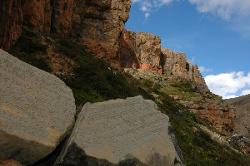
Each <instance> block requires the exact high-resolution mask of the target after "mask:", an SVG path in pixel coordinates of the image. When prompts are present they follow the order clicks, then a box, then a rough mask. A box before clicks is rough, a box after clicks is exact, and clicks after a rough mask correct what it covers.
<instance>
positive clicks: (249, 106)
mask: <svg viewBox="0 0 250 166" xmlns="http://www.w3.org/2000/svg"><path fill="white" fill-rule="evenodd" d="M226 101H227V102H228V103H230V104H232V105H234V106H235V107H236V119H235V129H236V132H237V133H238V134H241V135H243V136H245V137H248V138H250V95H246V96H242V97H238V98H233V99H229V100H226Z"/></svg>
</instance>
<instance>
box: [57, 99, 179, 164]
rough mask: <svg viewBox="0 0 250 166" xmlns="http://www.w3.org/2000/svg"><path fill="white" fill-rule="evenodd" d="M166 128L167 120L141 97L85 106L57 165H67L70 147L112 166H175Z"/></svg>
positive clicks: (152, 103) (174, 155)
mask: <svg viewBox="0 0 250 166" xmlns="http://www.w3.org/2000/svg"><path fill="white" fill-rule="evenodd" d="M168 127H169V122H168V117H167V116H166V115H164V114H162V113H161V112H160V111H158V109H157V106H156V104H155V103H154V102H153V101H150V100H144V99H143V98H142V97H141V96H138V97H132V98H127V99H125V100H123V99H117V100H110V101H106V102H101V103H94V104H90V103H87V104H86V105H85V106H84V107H83V109H82V111H81V113H80V115H79V117H78V120H77V122H76V126H75V129H74V131H73V134H72V136H71V138H70V140H69V142H68V144H67V148H66V149H65V152H64V153H63V154H62V156H61V157H60V159H59V160H58V161H59V163H61V164H62V163H63V164H64V165H67V164H69V163H71V162H72V161H69V160H67V159H69V158H70V156H75V155H74V153H73V151H74V150H73V149H76V148H72V147H77V149H78V150H79V149H80V150H81V152H82V154H85V155H87V156H90V157H92V158H93V157H94V158H96V159H99V160H100V159H102V160H103V161H104V160H105V161H106V162H109V163H113V164H118V163H120V162H121V161H124V160H129V159H137V160H139V161H140V162H142V163H144V164H147V165H150V166H166V165H169V166H170V165H175V164H176V162H177V158H178V157H177V154H176V151H175V148H174V145H173V143H172V140H171V138H170V136H169V134H168ZM78 154H79V152H78ZM79 158H81V157H79ZM76 165H77V164H76Z"/></svg>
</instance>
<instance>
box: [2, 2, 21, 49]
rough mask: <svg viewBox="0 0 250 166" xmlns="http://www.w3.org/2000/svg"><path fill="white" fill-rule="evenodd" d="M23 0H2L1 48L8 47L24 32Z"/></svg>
mask: <svg viewBox="0 0 250 166" xmlns="http://www.w3.org/2000/svg"><path fill="white" fill-rule="evenodd" d="M22 23H23V18H22V7H21V0H1V1H0V48H3V49H8V48H9V47H10V46H11V45H12V44H13V43H14V42H15V41H16V40H17V39H18V38H19V36H20V35H21V33H22Z"/></svg>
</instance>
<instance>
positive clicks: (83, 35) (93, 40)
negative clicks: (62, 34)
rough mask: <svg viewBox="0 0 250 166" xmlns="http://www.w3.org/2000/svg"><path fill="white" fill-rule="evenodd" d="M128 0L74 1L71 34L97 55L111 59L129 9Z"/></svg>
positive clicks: (113, 56) (114, 54) (114, 53)
mask: <svg viewBox="0 0 250 166" xmlns="http://www.w3.org/2000/svg"><path fill="white" fill-rule="evenodd" d="M130 3H131V2H130V1H123V0H104V1H100V0H93V1H89V0H83V1H82V0H77V1H75V7H74V14H73V31H72V32H73V36H74V37H75V38H77V39H78V41H79V42H80V43H82V44H84V45H86V46H87V48H88V49H89V51H90V52H91V53H93V54H95V55H97V56H98V57H100V58H105V59H109V60H114V58H116V56H117V53H118V50H119V40H118V39H119V37H120V35H121V32H122V30H123V29H124V22H126V21H127V19H128V16H129V10H130Z"/></svg>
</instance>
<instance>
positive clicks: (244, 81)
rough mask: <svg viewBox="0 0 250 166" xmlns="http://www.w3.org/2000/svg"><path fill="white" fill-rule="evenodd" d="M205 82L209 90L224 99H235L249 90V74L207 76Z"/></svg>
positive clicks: (232, 73) (236, 73)
mask: <svg viewBox="0 0 250 166" xmlns="http://www.w3.org/2000/svg"><path fill="white" fill-rule="evenodd" d="M205 81H206V83H207V85H208V87H209V89H210V90H211V91H212V92H213V93H215V94H217V95H220V96H222V97H223V98H224V99H228V98H232V97H237V96H239V95H242V94H245V93H247V92H248V91H247V90H249V89H250V72H249V73H248V74H245V73H244V72H231V73H221V74H217V75H208V76H206V77H205Z"/></svg>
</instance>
